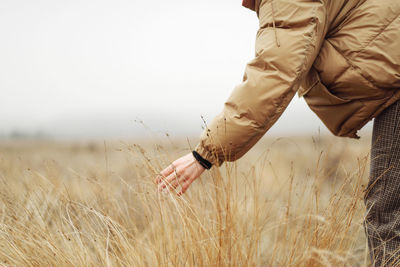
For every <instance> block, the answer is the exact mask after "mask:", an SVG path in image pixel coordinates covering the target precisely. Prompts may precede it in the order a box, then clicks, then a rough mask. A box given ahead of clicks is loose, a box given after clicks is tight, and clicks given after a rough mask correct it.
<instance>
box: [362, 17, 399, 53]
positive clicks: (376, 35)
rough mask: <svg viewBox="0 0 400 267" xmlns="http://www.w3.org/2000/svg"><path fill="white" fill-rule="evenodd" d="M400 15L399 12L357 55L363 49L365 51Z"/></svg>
mask: <svg viewBox="0 0 400 267" xmlns="http://www.w3.org/2000/svg"><path fill="white" fill-rule="evenodd" d="M399 16H400V14H397V16H396V17H394V19H392V20H391V21H390V22H389V23H388V24H387V25H386V26H385V27H383V28H382V29H381V30H380V31H379V32H378V33H377V34H376V35H375V36H373V37H372V39H371V40H370V41H369V42H368V43H367V44H366V45H365V46H364V47H362V48H361V49H360V50H359V51H358V52H357V53H356V55H358V54H359V53H361V52H362V51H364V50H365V49H366V48H367V47H368V46H369V45H370V44H371V43H372V42H373V41H375V40H376V38H378V37H379V36H380V35H381V34H382V33H383V32H384V31H385V30H386V29H387V28H388V27H389V26H390V25H391V24H392V23H393V22H394V21H395V20H396V19H398V18H399Z"/></svg>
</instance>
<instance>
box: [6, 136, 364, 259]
mask: <svg viewBox="0 0 400 267" xmlns="http://www.w3.org/2000/svg"><path fill="white" fill-rule="evenodd" d="M195 141H196V140H190V141H188V140H173V139H170V138H167V137H166V138H165V140H163V139H160V140H157V141H154V140H137V141H126V142H122V141H114V142H111V141H109V142H50V141H48V142H30V141H18V142H17V141H14V142H11V141H9V142H2V143H0V265H2V266H368V256H367V248H366V239H365V236H364V229H363V224H362V223H363V217H364V213H365V211H364V208H365V207H364V203H363V194H364V193H363V190H364V189H365V187H366V184H367V179H368V171H369V170H368V169H369V166H368V165H369V158H368V157H369V154H368V153H369V147H370V139H369V137H363V138H362V139H361V140H359V141H355V140H350V139H341V138H334V137H314V138H312V137H296V138H282V139H268V138H267V139H263V140H262V141H261V142H260V143H259V144H257V146H256V147H255V148H254V149H252V150H251V151H250V152H249V153H248V154H247V155H246V156H245V157H244V158H242V159H240V160H239V161H237V162H236V163H229V164H224V166H222V167H221V168H219V169H217V168H212V169H211V171H207V172H206V173H205V174H204V175H203V176H202V177H201V178H200V179H198V180H197V181H196V182H195V183H194V184H193V185H192V186H191V187H190V188H189V190H188V191H187V192H186V194H184V195H183V196H182V197H177V196H176V194H175V192H164V193H159V192H157V190H156V186H155V184H154V179H155V176H156V174H157V172H159V171H160V170H161V169H163V167H165V166H167V165H168V164H169V163H170V162H172V161H173V160H174V159H175V158H176V157H178V156H181V155H184V154H185V153H187V152H189V151H190V147H194V146H195V144H196V142H195Z"/></svg>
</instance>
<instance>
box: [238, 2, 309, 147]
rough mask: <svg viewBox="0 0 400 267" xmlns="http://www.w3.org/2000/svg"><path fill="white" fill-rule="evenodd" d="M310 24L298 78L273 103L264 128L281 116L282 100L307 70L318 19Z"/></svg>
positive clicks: (252, 137) (256, 135)
mask: <svg viewBox="0 0 400 267" xmlns="http://www.w3.org/2000/svg"><path fill="white" fill-rule="evenodd" d="M316 10H317V8H316V7H314V8H313V11H312V17H313V18H315V17H316V14H317V12H316ZM310 24H311V25H312V26H313V27H312V30H311V31H310V32H309V33H311V34H312V37H311V38H306V40H307V41H308V42H307V44H306V45H305V49H304V50H305V52H304V58H303V61H302V63H301V64H300V65H299V66H300V70H296V72H297V75H296V78H295V79H294V81H293V83H292V85H291V86H290V87H289V88H288V91H287V93H285V94H283V95H282V96H280V97H279V98H278V101H276V102H275V103H273V105H274V106H276V107H277V108H276V110H275V112H274V113H273V114H272V115H271V116H269V117H268V118H266V120H265V121H264V123H263V128H264V129H265V127H266V125H267V123H268V121H275V120H276V119H277V117H279V115H280V113H281V107H282V102H283V101H284V100H285V98H286V96H287V95H288V92H290V91H293V87H294V86H295V85H296V84H298V82H299V78H300V77H301V76H302V74H303V73H304V71H305V69H304V66H305V63H306V60H307V58H308V56H309V54H310V52H311V49H310V47H312V44H313V40H315V38H316V29H315V27H316V24H317V20H316V19H313V20H312V23H310ZM258 135H259V134H258V133H255V134H254V135H253V136H251V137H250V138H249V140H248V141H247V142H246V143H245V144H244V145H242V146H241V149H243V147H245V146H246V145H247V144H249V143H252V141H253V139H254V138H256V137H258Z"/></svg>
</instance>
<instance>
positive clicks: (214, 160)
mask: <svg viewBox="0 0 400 267" xmlns="http://www.w3.org/2000/svg"><path fill="white" fill-rule="evenodd" d="M194 151H195V152H197V153H198V154H199V155H200V156H201V158H203V159H204V160H206V161H208V162H209V163H211V164H212V165H215V166H217V167H219V166H221V165H222V163H223V162H224V160H223V159H219V158H218V157H216V155H215V153H212V152H211V151H208V150H207V149H205V148H204V147H203V146H202V145H201V144H198V145H197V146H196V148H195V149H194Z"/></svg>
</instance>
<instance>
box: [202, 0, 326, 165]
mask: <svg viewBox="0 0 400 267" xmlns="http://www.w3.org/2000/svg"><path fill="white" fill-rule="evenodd" d="M258 16H259V22H260V28H259V30H258V32H257V38H256V56H255V58H254V59H253V60H252V61H250V62H249V63H248V64H247V66H246V69H245V74H244V78H243V82H242V83H241V84H239V85H238V86H237V87H236V88H235V89H234V90H233V92H232V94H231V96H230V97H229V99H228V100H227V101H226V102H225V105H224V108H223V111H222V112H221V113H220V114H219V115H217V116H216V117H215V118H214V120H213V121H212V122H211V124H209V125H206V129H205V130H204V132H203V133H202V134H201V136H200V143H199V144H198V145H197V146H196V148H195V151H197V152H198V153H199V154H200V155H201V156H202V157H203V158H204V159H206V160H208V161H209V162H211V163H212V164H213V165H216V166H220V165H221V164H222V163H223V162H224V161H234V160H236V159H238V158H240V157H241V156H243V155H244V154H245V153H246V152H247V151H248V150H249V149H250V148H251V147H252V146H254V144H255V143H257V141H258V140H259V139H260V138H261V137H262V136H263V135H264V134H265V133H266V131H267V130H268V129H269V128H270V127H271V126H272V125H273V124H274V123H275V122H276V121H277V120H278V118H279V117H280V116H281V114H282V113H283V111H284V110H285V109H286V107H287V106H288V104H289V102H290V101H291V99H292V98H293V96H294V95H295V93H296V92H297V90H298V89H299V87H300V83H301V82H302V79H303V78H304V76H305V74H306V73H308V71H309V70H310V68H311V66H312V64H313V62H314V59H315V58H316V55H317V54H318V52H319V49H320V47H321V43H322V41H323V39H324V35H325V31H326V30H325V28H326V27H325V21H326V11H325V6H324V4H323V3H322V1H312V0H309V1H305V0H303V1H299V0H286V1H285V0H275V1H271V0H263V1H261V4H260V7H259V10H258Z"/></svg>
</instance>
